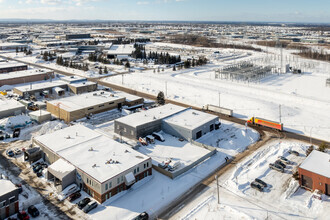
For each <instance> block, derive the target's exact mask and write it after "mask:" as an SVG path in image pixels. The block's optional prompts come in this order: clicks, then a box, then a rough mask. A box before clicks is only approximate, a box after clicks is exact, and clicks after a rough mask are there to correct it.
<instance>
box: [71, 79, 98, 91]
mask: <svg viewBox="0 0 330 220" xmlns="http://www.w3.org/2000/svg"><path fill="white" fill-rule="evenodd" d="M69 89H70V91H71V92H73V93H74V94H82V93H86V92H93V91H95V90H96V89H97V83H95V82H91V81H85V82H77V83H71V84H69Z"/></svg>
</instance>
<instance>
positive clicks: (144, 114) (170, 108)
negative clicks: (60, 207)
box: [116, 104, 185, 127]
mask: <svg viewBox="0 0 330 220" xmlns="http://www.w3.org/2000/svg"><path fill="white" fill-rule="evenodd" d="M183 110H185V108H184V107H181V106H178V105H173V104H166V105H163V106H160V107H157V108H152V109H149V110H146V111H141V112H138V113H135V114H130V115H127V116H125V117H122V118H119V119H116V121H118V122H120V123H123V124H127V125H130V126H132V127H137V126H139V125H143V124H146V123H149V122H152V121H154V120H159V119H164V118H166V117H168V116H171V115H173V114H176V113H178V112H181V111H183Z"/></svg>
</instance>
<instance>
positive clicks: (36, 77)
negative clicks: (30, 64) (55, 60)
mask: <svg viewBox="0 0 330 220" xmlns="http://www.w3.org/2000/svg"><path fill="white" fill-rule="evenodd" d="M50 77H52V78H53V77H54V72H53V71H48V70H45V69H31V70H25V71H18V72H11V73H6V74H0V86H3V85H15V84H22V83H29V82H36V81H41V80H47V79H49V78H50Z"/></svg>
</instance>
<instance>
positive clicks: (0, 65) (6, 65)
mask: <svg viewBox="0 0 330 220" xmlns="http://www.w3.org/2000/svg"><path fill="white" fill-rule="evenodd" d="M17 66H27V65H26V64H24V63H18V62H0V69H5V68H9V67H17Z"/></svg>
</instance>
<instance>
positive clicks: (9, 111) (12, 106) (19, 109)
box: [0, 99, 26, 119]
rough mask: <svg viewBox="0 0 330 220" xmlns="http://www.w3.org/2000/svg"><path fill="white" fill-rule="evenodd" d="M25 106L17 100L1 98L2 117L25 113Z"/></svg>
mask: <svg viewBox="0 0 330 220" xmlns="http://www.w3.org/2000/svg"><path fill="white" fill-rule="evenodd" d="M25 110H26V109H25V106H24V105H23V104H21V103H19V102H18V101H16V100H13V99H9V100H1V99H0V119H1V118H6V117H9V116H14V115H19V114H22V113H25Z"/></svg>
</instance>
